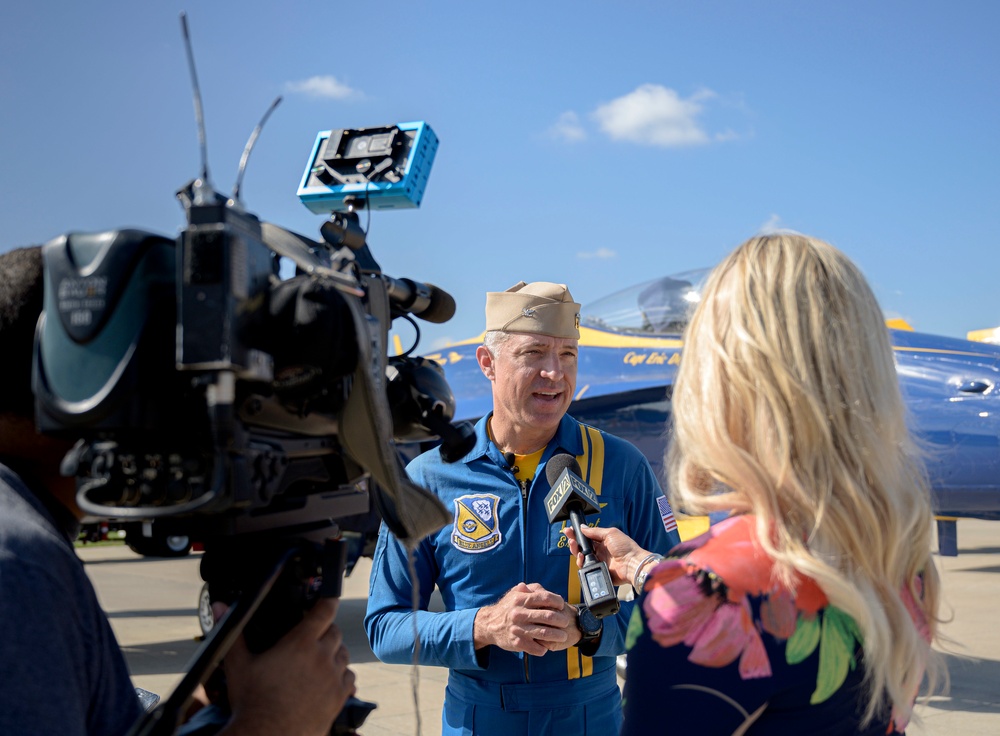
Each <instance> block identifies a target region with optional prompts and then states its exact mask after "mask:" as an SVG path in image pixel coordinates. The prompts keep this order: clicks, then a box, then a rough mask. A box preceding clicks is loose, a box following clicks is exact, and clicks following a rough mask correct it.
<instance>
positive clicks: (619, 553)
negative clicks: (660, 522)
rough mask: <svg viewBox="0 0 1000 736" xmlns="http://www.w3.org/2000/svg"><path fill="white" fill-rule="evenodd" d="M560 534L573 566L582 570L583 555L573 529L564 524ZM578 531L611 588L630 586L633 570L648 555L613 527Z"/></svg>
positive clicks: (586, 527) (590, 527)
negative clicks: (602, 566)
mask: <svg viewBox="0 0 1000 736" xmlns="http://www.w3.org/2000/svg"><path fill="white" fill-rule="evenodd" d="M564 531H565V532H566V539H567V540H568V541H569V551H570V552H571V553H573V554H574V555H576V563H577V565H579V566H580V567H583V553H582V552H581V551H580V544H579V543H578V542H577V539H576V533H575V532H574V531H573V527H572V526H570V525H569V524H567V525H566V529H565V530H564ZM580 531H581V532H583V536H585V537H587V539H589V540H590V546H591V547H593V548H594V554H595V555H597V559H599V560H600V561H601V562H604V563H606V564H607V566H608V572H610V573H611V582H612V583H613V584H614V585H631V584H632V578H633V577H634V576H635V568H636V567H637V566H638V565H639V563H640V562H641V561H642V559H643V558H644V557H646V555H648V554H649V553H648V552H647V551H646V550H644V549H643V548H642V547H640V546H639V545H638V544H636V543H635V542H634V541H633V540H632V538H631V537H630V536H628V535H627V534H625V532H623V531H621V530H620V529H615V528H614V527H601V526H581V527H580Z"/></svg>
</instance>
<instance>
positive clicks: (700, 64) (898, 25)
mask: <svg viewBox="0 0 1000 736" xmlns="http://www.w3.org/2000/svg"><path fill="white" fill-rule="evenodd" d="M181 10H186V11H187V12H188V15H189V21H190V25H191V33H192V37H193V41H194V51H195V58H196V61H197V64H198V72H199V76H200V79H201V85H202V93H203V97H204V103H205V118H206V123H207V131H208V132H207V139H208V149H209V160H210V169H211V174H212V179H213V181H214V183H215V185H216V187H217V188H218V189H220V190H222V191H225V192H229V191H230V190H231V189H232V185H233V182H234V180H235V174H236V169H237V164H238V161H239V157H240V153H241V151H242V149H243V145H244V143H245V141H246V139H247V137H248V135H249V133H250V131H251V130H252V128H253V127H254V125H255V124H256V123H257V121H258V119H259V118H260V116H261V115H262V114H263V113H264V111H265V110H266V108H267V106H268V105H269V104H270V102H271V101H272V100H273V99H274V97H276V96H277V95H279V94H280V95H283V96H284V101H283V103H282V105H281V106H280V107H279V108H278V109H277V110H276V111H275V113H274V114H273V115H272V117H271V119H270V121H269V122H268V124H267V127H266V128H265V129H264V132H263V134H262V136H261V139H260V141H259V143H258V146H257V148H256V150H255V151H254V154H253V156H252V157H251V159H250V165H249V169H248V172H247V175H246V179H245V181H244V185H243V195H244V201H245V203H246V205H247V207H248V208H249V209H251V210H252V211H254V212H256V213H257V214H258V215H259V216H261V217H262V218H263V219H267V220H270V221H273V222H276V223H278V224H280V225H283V226H285V227H288V228H290V229H292V230H296V231H298V232H301V233H303V234H305V235H309V236H313V237H317V236H318V228H319V225H320V224H321V221H322V218H321V217H320V216H317V215H313V214H311V213H310V212H309V211H308V210H306V208H305V207H304V206H303V205H302V204H301V203H300V202H299V201H298V198H297V197H296V194H295V192H296V189H297V186H298V182H299V179H300V177H301V175H302V171H303V169H304V167H305V165H306V159H307V158H308V156H309V153H310V150H311V147H312V144H313V141H314V139H315V136H316V133H317V131H320V130H327V129H330V128H341V127H343V128H351V127H365V126H375V125H382V124H389V123H396V122H403V121H410V120H426V121H427V122H428V123H430V125H431V126H432V127H433V128H434V130H435V131H436V133H437V134H438V137H439V138H440V141H441V144H440V148H439V150H438V154H437V158H436V160H435V164H434V169H433V172H432V174H431V177H430V181H429V183H428V186H427V191H426V194H425V197H424V201H423V205H422V207H421V208H420V209H419V210H412V211H405V212H389V213H378V212H376V213H374V214H373V217H372V223H371V230H370V233H369V244H370V245H371V247H372V250H373V252H374V254H375V256H376V258H378V260H379V261H380V263H381V265H382V268H383V269H384V270H385V272H386V273H388V274H390V275H393V276H397V277H410V278H415V279H419V280H422V281H429V282H432V283H434V284H437V285H438V286H440V287H442V288H444V289H446V290H448V291H449V292H451V293H452V294H453V295H454V296H455V298H456V301H457V302H458V314H457V315H456V317H455V318H454V319H453V320H452V321H451V322H449V323H447V324H445V325H440V326H435V325H424V330H423V334H424V339H423V341H422V343H421V348H422V349H423V350H424V351H430V349H431V348H432V347H434V345H435V344H436V343H439V342H440V341H443V340H445V339H449V338H452V339H460V338H465V337H469V336H472V335H474V334H477V333H478V332H479V331H480V330H481V329H482V322H483V306H484V303H485V292H486V291H493V290H503V289H505V288H507V287H508V286H510V285H512V284H513V283H515V282H517V281H518V280H520V279H524V280H527V281H532V280H549V281H559V282H565V283H567V284H569V286H570V288H571V290H572V292H573V294H574V296H575V297H576V298H577V300H578V301H581V302H584V303H587V302H590V301H593V300H595V299H597V298H600V297H602V296H604V295H606V294H608V293H610V292H613V291H616V290H618V289H621V288H623V287H625V286H628V285H630V284H632V283H636V282H639V281H644V280H647V279H649V278H652V277H654V276H659V275H666V274H670V273H675V272H679V271H685V270H689V269H692V268H699V267H703V266H710V265H712V264H714V263H715V262H716V261H718V260H719V259H720V258H721V257H722V256H723V255H724V254H725V253H726V252H728V251H729V250H730V249H731V248H733V247H734V246H736V245H737V244H738V243H739V242H741V241H742V240H743V239H745V238H746V237H748V236H750V235H752V234H754V233H755V232H758V231H760V230H761V229H765V228H769V227H783V228H791V229H794V230H798V231H801V232H805V233H808V234H811V235H815V236H818V237H821V238H824V239H826V240H829V241H830V242H832V243H833V244H835V245H837V246H838V247H840V248H841V249H842V250H844V251H845V252H846V253H847V254H848V255H850V256H851V257H852V258H853V259H854V260H855V261H857V262H858V264H859V265H860V266H861V267H862V269H863V270H864V272H865V273H866V275H867V276H868V278H869V280H870V281H871V282H872V285H873V286H874V288H875V291H876V293H877V295H878V296H879V299H880V301H881V302H882V305H883V308H885V309H886V310H887V311H890V312H892V313H895V314H899V315H902V316H904V317H905V318H907V319H908V320H909V321H910V322H911V323H912V324H913V325H914V326H915V327H916V328H917V329H919V330H922V331H927V332H937V333H941V334H947V335H953V336H964V334H965V332H966V331H967V330H969V329H974V328H982V327H992V326H995V325H1000V295H998V293H997V288H996V283H995V282H996V275H995V274H996V273H997V272H998V265H1000V254H998V252H997V244H998V237H997V233H998V231H1000V174H998V168H1000V167H998V164H1000V96H998V94H997V89H998V86H997V78H998V73H1000V43H998V42H997V28H998V27H1000V3H996V2H991V1H987V2H959V3H945V2H923V1H919V0H918V1H916V2H901V1H899V0H886V1H884V2H877V3H872V2H859V1H856V0H847V1H844V2H836V3H832V2H826V3H818V2H816V3H811V2H754V1H750V0H748V1H744V2H712V1H706V2H616V3H613V2H587V1H585V0H577V1H575V2H563V1H562V0H558V1H553V2H538V1H537V0H536V2H520V1H519V0H513V1H509V2H505V3H489V4H488V3H477V2H428V3H414V2H412V1H411V2H405V3H403V2H396V1H390V2H369V3H353V4H346V3H332V2H331V3H318V2H305V1H303V2H287V3H274V2H271V3H264V2H260V1H259V0H247V1H246V2H241V3H223V2H205V1H203V2H192V3H189V4H187V5H185V4H176V5H175V4H173V3H170V2H155V3H150V2H134V1H132V2H124V1H121V0H115V1H110V2H94V3H86V4H85V3H77V2H69V1H68V0H62V1H56V0H35V2H32V3H4V4H3V7H2V9H0V99H2V104H0V222H2V223H3V228H4V232H3V235H2V236H0V250H6V249H8V248H11V247H14V246H19V245H27V244H31V243H38V242H44V241H45V240H48V239H49V238H52V237H54V236H56V235H58V234H60V233H63V232H67V231H71V230H82V231H94V230H102V229H107V228H112V227H121V226H140V227H145V228H147V229H150V230H154V231H157V232H161V233H164V234H167V235H173V234H175V233H176V232H177V230H178V228H179V227H180V226H181V225H182V223H183V213H182V210H181V208H180V206H179V205H178V204H177V202H176V201H175V199H174V192H175V190H176V189H178V188H179V187H180V186H182V185H183V184H185V183H186V182H187V181H188V180H189V179H191V178H193V177H194V176H195V175H196V174H197V173H198V171H199V162H198V145H197V135H196V131H195V126H194V116H193V112H192V103H191V94H190V85H189V78H188V71H187V68H186V65H185V57H184V48H183V43H182V38H181V33H180V24H179V21H178V16H179V13H180V11H181ZM400 332H402V333H403V334H404V340H406V339H407V338H406V337H405V335H407V334H408V333H407V332H406V330H403V329H401V330H400Z"/></svg>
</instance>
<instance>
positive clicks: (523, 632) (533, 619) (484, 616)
mask: <svg viewBox="0 0 1000 736" xmlns="http://www.w3.org/2000/svg"><path fill="white" fill-rule="evenodd" d="M473 639H474V642H475V647H476V649H481V648H483V647H485V646H488V645H490V644H493V645H496V646H498V647H500V648H501V649H506V650H507V651H508V652H525V653H526V654H533V655H535V656H536V657H537V656H541V655H543V654H545V653H546V652H549V651H559V650H561V649H568V648H569V647H571V646H573V645H575V644H576V643H577V642H578V641H580V629H579V628H578V627H577V625H576V609H575V608H573V607H572V606H571V605H569V604H568V603H566V601H564V600H563V599H562V596H560V595H556V594H555V593H550V592H549V591H547V590H545V588H543V587H542V586H541V585H539V584H538V583H518V584H517V585H515V586H514V587H513V588H511V589H510V590H509V591H507V593H506V594H504V597H503V598H501V599H500V600H499V601H498V602H497V603H494V604H493V605H492V606H484V607H483V608H480V609H479V611H478V612H477V613H476V620H475V623H474V624H473Z"/></svg>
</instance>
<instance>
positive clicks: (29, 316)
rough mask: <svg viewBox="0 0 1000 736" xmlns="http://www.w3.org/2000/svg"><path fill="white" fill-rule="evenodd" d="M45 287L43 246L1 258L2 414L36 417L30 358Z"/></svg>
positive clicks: (17, 251)
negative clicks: (43, 278)
mask: <svg viewBox="0 0 1000 736" xmlns="http://www.w3.org/2000/svg"><path fill="white" fill-rule="evenodd" d="M42 286H43V284H42V249H41V247H40V246H33V247H29V248H17V249H15V250H12V251H9V252H7V253H2V254H0V414H2V413H10V414H17V415H20V416H26V417H31V416H33V414H34V396H33V395H32V393H31V356H32V352H33V350H34V347H33V346H34V340H35V326H36V325H37V324H38V316H39V315H40V314H41V312H42Z"/></svg>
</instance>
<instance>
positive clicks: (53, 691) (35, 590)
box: [0, 247, 355, 736]
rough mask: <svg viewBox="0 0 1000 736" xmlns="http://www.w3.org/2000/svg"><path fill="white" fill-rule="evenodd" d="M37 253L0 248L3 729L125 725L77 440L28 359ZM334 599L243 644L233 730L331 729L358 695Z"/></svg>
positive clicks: (126, 709) (233, 695) (109, 732)
mask: <svg viewBox="0 0 1000 736" xmlns="http://www.w3.org/2000/svg"><path fill="white" fill-rule="evenodd" d="M42 290H43V285H42V258H41V250H40V249H39V248H37V247H35V248H21V249H18V250H14V251H11V252H9V253H4V254H2V255H0V356H2V358H3V360H2V362H0V381H2V384H0V385H2V388H0V629H2V630H3V631H4V632H5V633H4V645H3V656H2V657H0V733H4V734H26V733H31V734H38V735H43V736H44V735H45V734H59V735H60V736H67V735H75V734H95V735H97V734H101V736H115V735H116V734H123V733H126V732H127V731H128V730H129V728H130V727H131V726H132V725H133V724H134V723H135V721H136V720H137V719H138V718H139V716H140V715H141V709H140V705H139V701H138V699H137V697H136V694H135V691H134V689H133V686H132V683H131V681H130V679H129V674H128V669H127V666H126V663H125V659H124V657H123V655H122V653H121V650H120V649H119V647H118V644H117V641H116V640H115V636H114V633H113V632H112V630H111V626H110V624H109V622H108V619H107V617H106V616H105V614H104V612H103V611H102V610H101V608H100V605H99V603H98V601H97V597H96V594H95V592H94V589H93V587H92V585H91V583H90V580H89V579H88V578H87V575H86V573H85V572H84V569H83V565H82V564H81V562H80V560H79V558H78V557H77V556H76V553H75V552H74V549H73V540H74V539H75V537H76V535H77V533H78V531H79V518H80V511H79V509H78V508H77V506H76V501H75V494H76V487H75V481H74V479H72V478H65V477H62V476H61V475H60V472H59V465H60V462H61V459H62V457H63V456H64V454H65V453H66V451H67V450H68V449H69V447H70V443H69V442H68V441H65V440H58V439H54V438H51V437H45V436H41V435H39V434H37V433H36V431H35V425H34V415H33V411H34V405H33V397H32V392H31V366H32V352H33V340H34V333H35V326H36V324H37V322H38V318H39V314H40V313H41V310H42ZM336 611H337V601H336V600H328V599H324V600H320V601H319V602H318V603H317V604H316V605H315V606H314V607H313V608H312V609H311V610H310V611H309V612H308V613H307V614H306V615H305V618H304V619H303V621H302V622H301V623H300V624H299V625H298V626H296V627H295V628H294V629H293V630H292V631H290V632H289V633H288V634H287V635H285V637H283V638H282V639H281V640H280V641H279V642H278V643H277V644H276V645H275V646H274V647H272V648H271V649H269V650H267V651H265V652H263V653H261V654H259V655H251V654H250V653H249V652H248V651H247V649H246V646H245V644H244V642H243V641H242V640H238V641H237V642H236V644H235V645H234V646H233V648H232V649H231V650H230V651H229V654H228V656H227V660H226V665H227V666H226V673H227V680H228V688H229V696H230V701H231V703H232V707H233V715H232V718H231V719H230V722H229V723H228V725H227V726H226V727H225V729H224V731H223V733H226V734H279V733H280V734H326V733H329V730H330V726H331V724H332V722H333V720H334V718H335V716H336V715H337V713H338V712H339V711H340V709H341V707H342V706H343V704H344V702H345V701H346V699H347V698H348V697H349V696H350V695H352V694H353V693H354V691H355V687H354V673H353V672H352V671H351V670H350V669H348V667H347V665H348V653H347V649H346V648H345V647H344V646H343V643H342V637H341V633H340V630H339V629H338V628H337V626H336V625H335V624H334V623H333V620H334V617H335V615H336Z"/></svg>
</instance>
